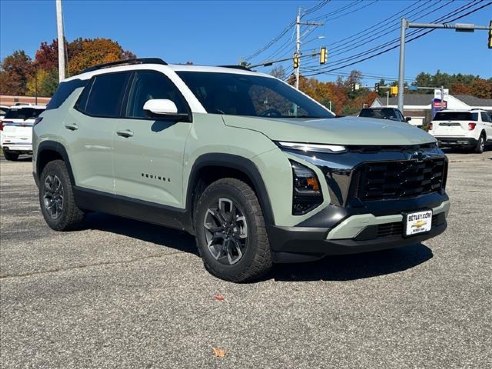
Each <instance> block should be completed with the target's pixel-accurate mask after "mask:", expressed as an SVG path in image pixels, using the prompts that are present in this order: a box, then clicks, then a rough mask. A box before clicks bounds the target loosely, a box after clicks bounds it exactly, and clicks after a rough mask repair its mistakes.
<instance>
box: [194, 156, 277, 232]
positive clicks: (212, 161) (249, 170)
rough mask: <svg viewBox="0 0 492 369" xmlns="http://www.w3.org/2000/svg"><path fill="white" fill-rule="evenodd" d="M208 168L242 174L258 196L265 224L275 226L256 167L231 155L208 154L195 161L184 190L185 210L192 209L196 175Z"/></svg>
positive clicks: (269, 204)
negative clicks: (225, 169) (235, 171)
mask: <svg viewBox="0 0 492 369" xmlns="http://www.w3.org/2000/svg"><path fill="white" fill-rule="evenodd" d="M208 166H214V167H225V168H228V169H234V170H237V171H240V172H242V173H243V174H244V175H245V176H246V177H247V178H248V179H249V180H250V181H251V184H252V185H253V187H254V188H253V191H255V193H256V195H257V196H258V201H259V202H260V205H261V208H262V211H263V216H264V217H265V222H266V223H267V224H270V225H271V224H275V218H274V215H273V209H272V205H271V201H270V198H269V196H268V192H267V189H266V186H265V182H264V181H263V178H262V176H261V174H260V171H259V169H258V167H257V166H256V165H255V164H254V162H252V161H251V160H250V159H247V158H244V157H242V156H238V155H233V154H225V153H208V154H203V155H201V156H199V157H198V158H197V159H196V160H195V162H194V164H193V166H192V168H191V172H190V175H189V181H188V188H187V190H186V208H187V209H189V210H190V212H191V211H192V207H193V203H192V201H193V190H194V188H195V186H196V184H197V183H198V180H199V177H198V173H199V172H200V170H201V169H203V168H205V167H208Z"/></svg>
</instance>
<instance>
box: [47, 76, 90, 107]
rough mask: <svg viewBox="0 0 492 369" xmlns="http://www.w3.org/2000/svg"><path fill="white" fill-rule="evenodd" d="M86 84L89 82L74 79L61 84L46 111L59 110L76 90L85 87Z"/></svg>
mask: <svg viewBox="0 0 492 369" xmlns="http://www.w3.org/2000/svg"><path fill="white" fill-rule="evenodd" d="M86 84H87V80H81V79H73V80H71V81H67V82H62V83H60V85H59V86H58V88H57V89H56V91H55V94H54V95H53V97H52V98H51V100H50V102H49V103H48V105H47V106H46V110H51V109H58V108H59V107H60V106H61V105H62V104H63V103H64V102H65V100H66V99H67V98H68V97H69V96H70V95H71V94H72V92H74V90H75V89H77V88H80V87H85V85H86Z"/></svg>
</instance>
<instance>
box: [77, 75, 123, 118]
mask: <svg viewBox="0 0 492 369" xmlns="http://www.w3.org/2000/svg"><path fill="white" fill-rule="evenodd" d="M130 75H131V72H120V73H107V74H101V75H98V76H95V77H93V78H92V80H91V82H90V83H89V84H87V86H86V87H85V89H84V91H83V92H82V94H81V95H80V97H79V100H78V101H77V104H76V108H77V109H78V110H80V111H81V112H83V113H85V114H87V115H91V116H95V117H106V118H117V117H120V116H121V106H122V104H123V98H124V96H125V90H126V86H127V82H128V79H129V77H130Z"/></svg>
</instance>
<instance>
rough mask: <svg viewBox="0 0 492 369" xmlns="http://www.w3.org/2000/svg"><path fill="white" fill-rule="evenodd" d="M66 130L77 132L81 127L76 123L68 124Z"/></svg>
mask: <svg viewBox="0 0 492 369" xmlns="http://www.w3.org/2000/svg"><path fill="white" fill-rule="evenodd" d="M65 128H66V129H69V130H70V131H76V130H78V129H79V126H78V125H77V124H76V123H67V124H65Z"/></svg>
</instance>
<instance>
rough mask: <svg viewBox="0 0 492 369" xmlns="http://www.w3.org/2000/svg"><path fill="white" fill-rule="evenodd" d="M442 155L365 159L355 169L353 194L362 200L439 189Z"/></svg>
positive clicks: (443, 167) (442, 175) (443, 164)
mask: <svg viewBox="0 0 492 369" xmlns="http://www.w3.org/2000/svg"><path fill="white" fill-rule="evenodd" d="M445 177H446V162H445V160H444V159H428V160H424V161H417V160H405V161H388V162H377V163H364V164H362V165H361V166H360V167H358V168H357V170H356V175H355V177H354V178H355V179H356V190H355V193H356V197H358V198H359V199H360V200H362V201H373V200H387V199H402V198H409V197H415V196H419V195H423V194H428V193H432V192H437V191H440V190H441V189H442V188H443V187H444V181H445Z"/></svg>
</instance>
